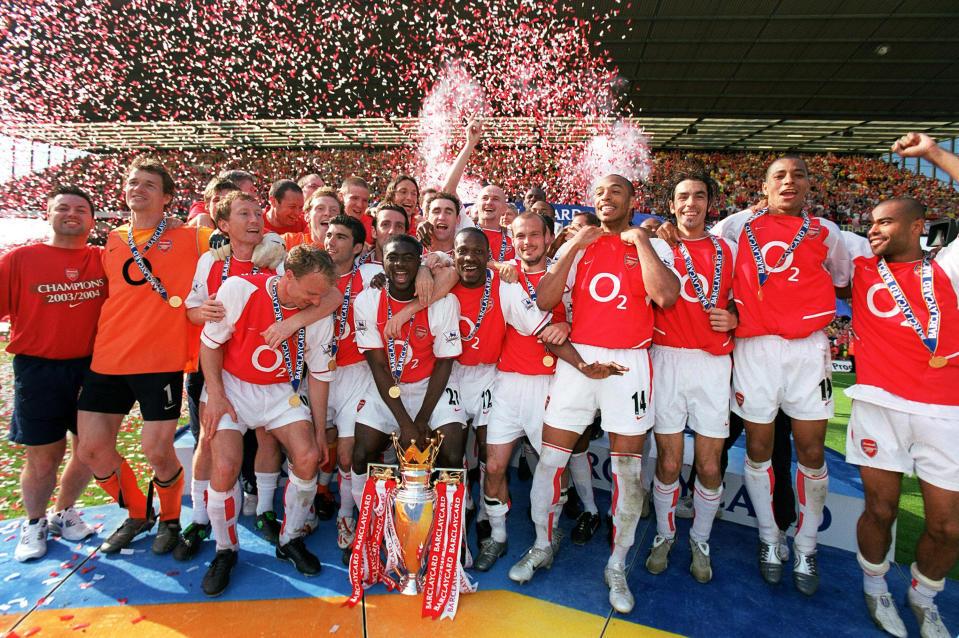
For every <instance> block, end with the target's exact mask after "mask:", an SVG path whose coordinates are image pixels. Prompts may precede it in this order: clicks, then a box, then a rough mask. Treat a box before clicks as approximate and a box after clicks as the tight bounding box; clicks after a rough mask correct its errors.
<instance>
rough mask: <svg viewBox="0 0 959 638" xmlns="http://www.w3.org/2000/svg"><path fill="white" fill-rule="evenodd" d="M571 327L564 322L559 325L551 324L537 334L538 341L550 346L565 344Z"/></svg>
mask: <svg viewBox="0 0 959 638" xmlns="http://www.w3.org/2000/svg"><path fill="white" fill-rule="evenodd" d="M570 330H572V327H571V326H570V325H569V324H568V323H566V322H565V321H563V322H560V323H551V324H550V325H548V326H546V327H545V328H543V331H542V332H540V333H539V340H540V341H542V342H543V343H548V344H550V345H552V346H560V345H563V343H565V342H566V339H567V338H568V337H569V332H570Z"/></svg>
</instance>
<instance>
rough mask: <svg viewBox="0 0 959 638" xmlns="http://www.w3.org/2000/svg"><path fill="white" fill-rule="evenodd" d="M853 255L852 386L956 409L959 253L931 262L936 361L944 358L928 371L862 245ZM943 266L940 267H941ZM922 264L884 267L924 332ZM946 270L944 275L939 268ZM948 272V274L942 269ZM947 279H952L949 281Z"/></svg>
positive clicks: (925, 353)
mask: <svg viewBox="0 0 959 638" xmlns="http://www.w3.org/2000/svg"><path fill="white" fill-rule="evenodd" d="M862 243H863V247H862V249H861V250H858V251H857V254H855V255H854V259H853V266H854V274H853V286H852V306H853V313H852V327H853V332H854V333H855V348H856V350H855V352H856V384H857V385H866V386H875V387H878V388H881V389H883V390H886V391H887V392H889V393H891V394H894V395H896V396H898V397H902V398H904V399H907V400H909V401H917V402H920V403H928V404H936V405H950V406H959V393H957V392H956V388H957V387H959V301H957V296H956V287H957V286H959V279H957V278H956V276H955V275H956V271H959V263H956V264H951V263H950V262H959V259H956V258H955V257H959V254H956V255H955V256H953V255H952V253H959V251H956V250H954V249H953V250H950V251H948V252H947V251H943V252H941V253H940V256H941V257H944V258H945V259H944V260H940V259H937V260H935V261H933V262H932V270H933V291H934V293H935V297H936V303H937V304H938V306H939V312H940V324H939V325H940V327H939V343H938V347H937V348H936V355H939V356H942V357H946V360H947V363H946V365H945V366H944V367H942V368H933V367H932V366H930V365H929V359H930V358H931V357H932V355H931V354H930V352H929V350H928V349H927V348H926V347H925V345H923V343H922V341H920V339H919V336H918V335H917V334H916V333H915V332H914V331H913V329H912V328H910V327H909V325H908V323H907V322H906V321H905V317H904V316H903V314H902V312H901V311H900V310H899V306H898V305H896V302H895V301H893V298H892V295H891V294H890V293H889V290H888V288H887V287H886V284H885V283H884V282H883V280H882V278H881V277H880V275H879V271H878V269H877V266H876V261H877V259H878V258H877V257H875V256H873V255H872V251H871V250H870V249H869V247H868V244H867V243H866V242H862ZM940 262H943V263H940ZM921 264H922V262H921V261H913V262H905V263H888V264H887V265H888V266H889V270H890V272H892V274H893V276H894V277H895V278H896V281H897V282H898V283H899V286H900V288H901V289H902V292H903V294H904V295H905V296H906V299H907V300H908V302H909V306H910V307H911V308H912V310H913V312H914V313H915V316H916V319H917V320H918V321H919V325H920V326H921V327H922V329H923V331H924V332H925V331H926V330H927V327H928V325H929V310H928V309H927V307H926V304H925V302H924V301H923V298H922V287H921V278H920V271H921ZM943 266H945V267H946V269H944V268H943ZM950 266H951V267H952V270H953V271H954V272H953V273H949V272H948V271H947V269H949V268H950ZM950 275H952V278H951V277H950Z"/></svg>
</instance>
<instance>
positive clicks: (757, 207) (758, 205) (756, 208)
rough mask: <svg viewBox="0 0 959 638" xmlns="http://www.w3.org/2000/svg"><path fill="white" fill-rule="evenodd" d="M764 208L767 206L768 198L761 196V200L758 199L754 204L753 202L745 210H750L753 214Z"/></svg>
mask: <svg viewBox="0 0 959 638" xmlns="http://www.w3.org/2000/svg"><path fill="white" fill-rule="evenodd" d="M765 208H769V200H768V199H766V198H765V197H763V198H762V199H761V200H759V201H758V202H756V203H755V204H753V205H752V206H750V207H749V208H747V209H746V210H748V211H750V212H751V213H752V214H753V215H755V214H756V213H758V212H759V211H761V210H763V209H765Z"/></svg>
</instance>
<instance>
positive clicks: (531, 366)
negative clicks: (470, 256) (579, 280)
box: [496, 260, 566, 376]
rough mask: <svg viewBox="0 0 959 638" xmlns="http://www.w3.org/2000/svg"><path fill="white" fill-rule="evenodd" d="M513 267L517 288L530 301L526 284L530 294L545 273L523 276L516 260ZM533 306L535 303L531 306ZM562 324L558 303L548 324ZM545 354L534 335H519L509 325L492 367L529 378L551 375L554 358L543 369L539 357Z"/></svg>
mask: <svg viewBox="0 0 959 638" xmlns="http://www.w3.org/2000/svg"><path fill="white" fill-rule="evenodd" d="M514 264H515V266H516V268H517V269H519V271H520V275H519V285H520V287H521V289H522V290H523V291H524V297H525V298H526V299H529V300H530V301H533V299H532V298H531V297H530V296H529V290H528V289H527V288H526V284H527V282H528V283H529V285H530V287H532V288H533V291H534V292H535V290H536V285H537V284H538V283H539V280H540V279H542V278H543V275H545V274H546V271H545V270H541V271H540V272H533V273H527V272H523V270H522V266H521V265H520V263H519V260H514ZM533 303H534V305H535V302H533ZM565 321H566V307H565V306H564V305H563V303H562V302H560V303H558V304H556V307H555V308H554V309H553V312H552V313H551V322H552V323H562V322H565ZM547 354H549V353H548V352H547V350H546V346H544V345H543V342H542V341H540V340H539V337H537V336H536V335H535V332H534V334H522V333H521V332H520V331H519V330H517V329H516V327H515V326H513V325H512V324H508V325H507V326H506V338H505V339H504V340H503V352H502V354H501V355H500V360H499V364H498V365H497V366H496V367H497V368H499V369H500V370H502V371H503V372H519V373H520V374H528V375H530V376H533V375H538V374H553V373H554V372H555V371H556V355H553V354H551V355H550V356H551V357H552V359H553V364H552V365H549V366H547V365H544V364H543V357H545V356H546V355H547Z"/></svg>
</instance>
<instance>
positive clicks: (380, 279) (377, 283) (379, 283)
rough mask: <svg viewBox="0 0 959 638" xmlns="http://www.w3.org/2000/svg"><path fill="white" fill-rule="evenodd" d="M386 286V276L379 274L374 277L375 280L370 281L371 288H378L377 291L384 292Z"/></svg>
mask: <svg viewBox="0 0 959 638" xmlns="http://www.w3.org/2000/svg"><path fill="white" fill-rule="evenodd" d="M384 286H386V274H384V273H381V272H378V273H376V274H375V275H373V278H372V279H370V287H371V288H376V289H377V290H383V287H384Z"/></svg>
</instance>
